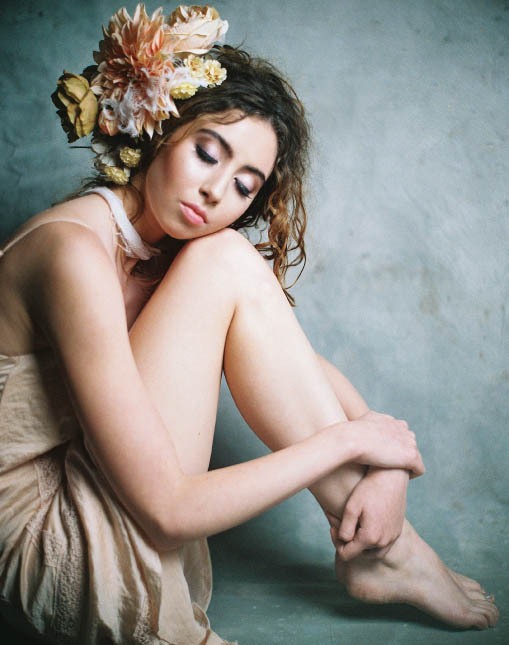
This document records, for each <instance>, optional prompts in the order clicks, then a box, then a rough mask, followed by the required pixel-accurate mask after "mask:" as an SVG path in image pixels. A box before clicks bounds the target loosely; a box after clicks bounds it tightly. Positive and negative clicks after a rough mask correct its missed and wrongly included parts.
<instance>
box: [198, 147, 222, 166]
mask: <svg viewBox="0 0 509 645" xmlns="http://www.w3.org/2000/svg"><path fill="white" fill-rule="evenodd" d="M195 150H196V154H197V155H198V157H199V158H200V159H201V160H202V161H204V162H205V163H209V164H216V163H217V159H216V158H215V157H212V155H209V153H208V152H207V151H206V150H205V149H204V148H202V147H201V146H200V145H199V144H196V146H195Z"/></svg>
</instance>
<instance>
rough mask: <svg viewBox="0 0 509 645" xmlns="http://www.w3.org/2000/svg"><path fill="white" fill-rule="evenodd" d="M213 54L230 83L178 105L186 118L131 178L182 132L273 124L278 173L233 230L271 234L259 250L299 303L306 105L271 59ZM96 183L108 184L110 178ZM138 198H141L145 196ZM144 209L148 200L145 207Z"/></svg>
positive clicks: (148, 144)
mask: <svg viewBox="0 0 509 645" xmlns="http://www.w3.org/2000/svg"><path fill="white" fill-rule="evenodd" d="M210 53H211V54H212V55H213V56H214V58H216V59H217V60H218V61H219V62H220V63H221V66H222V67H224V68H225V69H226V72H227V77H226V80H225V81H223V83H222V84H221V85H219V86H215V87H212V88H202V89H200V90H199V91H198V92H197V93H196V94H195V95H194V96H193V97H191V98H189V99H186V100H180V101H176V104H177V107H178V110H179V114H180V118H176V119H175V118H170V119H167V120H166V121H163V124H162V125H163V134H162V135H154V137H153V138H152V139H150V140H148V139H142V140H140V142H139V143H140V145H141V148H142V153H143V154H142V162H141V164H140V166H139V167H138V168H137V169H136V170H135V171H134V172H133V173H132V175H131V178H133V177H134V176H135V175H136V174H137V173H140V172H144V171H146V169H147V168H148V166H149V165H150V163H151V162H152V160H153V159H154V158H155V156H156V154H157V152H158V150H159V149H160V148H161V146H162V145H165V144H166V143H169V144H170V145H171V141H170V139H172V140H175V137H173V135H174V134H175V133H176V131H177V130H178V131H179V132H177V133H176V134H175V136H176V138H177V139H179V138H180V133H182V136H185V135H186V134H188V133H189V132H190V131H192V130H195V129H198V128H199V127H200V124H201V123H202V122H203V121H204V120H209V121H210V120H211V119H212V120H215V121H217V122H221V123H228V122H232V121H235V120H238V119H241V118H245V117H249V116H253V117H257V118H260V119H263V120H265V121H268V122H269V123H270V124H271V125H272V127H273V128H274V132H275V134H276V138H277V144H278V151H277V157H276V162H275V165H274V169H273V171H272V173H271V175H270V176H269V177H268V179H267V181H266V182H265V184H264V185H263V187H262V188H261V189H260V191H259V192H258V194H257V195H256V197H255V199H254V200H253V202H252V203H251V205H250V206H249V208H248V209H247V210H246V211H245V213H244V214H243V215H242V216H241V217H240V218H239V219H238V220H237V221H236V222H234V223H233V224H232V228H234V229H247V228H249V227H255V228H258V229H262V230H266V231H267V239H266V241H260V242H258V243H256V244H255V247H256V248H257V249H258V250H259V251H260V253H261V254H262V255H263V256H264V257H265V258H267V259H268V260H271V261H272V264H273V271H274V274H275V275H276V277H277V279H278V280H279V282H280V284H281V286H282V288H283V290H284V291H285V293H286V296H287V298H288V300H289V301H290V302H291V303H292V304H294V299H293V297H292V296H291V295H290V294H289V293H288V288H289V287H287V286H286V284H285V277H286V272H287V270H288V269H289V268H290V267H294V266H298V265H299V264H301V263H302V268H301V270H300V272H299V274H298V277H299V276H300V274H301V273H302V269H303V268H304V264H305V259H306V252H305V246H304V233H305V230H306V219H307V215H306V209H305V205H304V196H303V184H304V177H305V174H306V170H307V167H308V153H309V141H310V136H309V126H308V123H307V121H306V117H305V112H304V107H303V105H302V103H301V102H300V100H299V98H298V96H297V94H296V93H295V91H294V90H293V88H292V86H291V85H290V83H289V82H288V81H287V80H286V79H285V78H284V77H283V75H282V74H281V73H280V72H279V71H278V70H277V69H276V68H275V67H274V66H273V65H272V64H271V63H269V62H268V61H266V60H264V59H261V58H258V57H255V56H251V55H250V54H248V53H247V52H246V51H244V50H242V49H239V48H235V47H230V46H228V45H223V46H216V47H214V48H213V50H212V51H211V52H210ZM186 126H188V127H187V128H186ZM172 137H173V138H172ZM94 183H95V184H96V185H97V183H102V184H103V185H108V182H107V180H106V179H105V178H104V177H103V178H97V179H96V181H95V182H94ZM88 185H89V186H90V184H88ZM128 186H129V187H132V185H128ZM132 188H134V187H132ZM137 197H138V199H140V198H141V195H138V196H137ZM141 205H142V202H140V208H141ZM260 239H261V238H260ZM294 283H295V281H294ZM294 283H293V284H294Z"/></svg>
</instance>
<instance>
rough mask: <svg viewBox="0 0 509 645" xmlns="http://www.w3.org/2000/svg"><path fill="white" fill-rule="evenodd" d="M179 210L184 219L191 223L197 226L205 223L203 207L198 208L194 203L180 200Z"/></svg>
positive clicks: (205, 217)
mask: <svg viewBox="0 0 509 645" xmlns="http://www.w3.org/2000/svg"><path fill="white" fill-rule="evenodd" d="M180 210H181V211H182V214H183V215H184V217H185V218H186V220H187V221H188V222H189V223H190V224H193V225H194V226H199V225H200V224H206V222H207V215H206V213H205V211H204V210H203V208H200V207H199V206H198V205H196V204H191V203H188V202H180Z"/></svg>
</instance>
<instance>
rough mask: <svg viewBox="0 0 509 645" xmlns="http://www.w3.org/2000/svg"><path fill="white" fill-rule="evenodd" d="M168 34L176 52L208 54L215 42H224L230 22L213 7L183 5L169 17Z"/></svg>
mask: <svg viewBox="0 0 509 645" xmlns="http://www.w3.org/2000/svg"><path fill="white" fill-rule="evenodd" d="M168 25H169V27H168V34H169V35H170V37H171V42H172V49H173V51H174V53H175V54H179V53H189V54H198V55H201V54H206V53H207V52H208V51H209V49H210V48H211V47H212V45H213V44H214V43H215V42H222V41H223V39H224V35H225V33H226V31H227V29H228V22H227V21H226V20H221V18H220V17H219V13H218V12H217V11H216V9H214V8H213V7H206V6H205V7H200V6H196V5H193V6H189V7H187V6H184V5H181V6H180V7H178V9H176V10H175V11H174V12H173V13H172V14H171V15H170V16H169V18H168Z"/></svg>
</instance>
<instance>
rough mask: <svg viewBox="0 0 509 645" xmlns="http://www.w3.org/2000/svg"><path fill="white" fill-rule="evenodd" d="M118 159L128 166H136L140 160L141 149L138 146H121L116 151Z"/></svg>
mask: <svg viewBox="0 0 509 645" xmlns="http://www.w3.org/2000/svg"><path fill="white" fill-rule="evenodd" d="M118 156H119V157H120V160H121V161H122V163H123V164H124V166H127V167H128V168H136V166H137V165H138V164H139V163H140V160H141V150H140V149H139V148H130V147H129V146H123V147H122V148H120V151H119V153H118Z"/></svg>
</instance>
